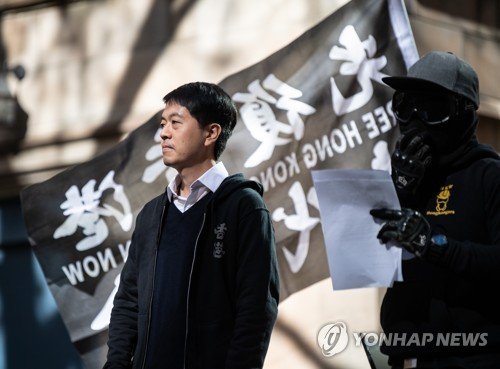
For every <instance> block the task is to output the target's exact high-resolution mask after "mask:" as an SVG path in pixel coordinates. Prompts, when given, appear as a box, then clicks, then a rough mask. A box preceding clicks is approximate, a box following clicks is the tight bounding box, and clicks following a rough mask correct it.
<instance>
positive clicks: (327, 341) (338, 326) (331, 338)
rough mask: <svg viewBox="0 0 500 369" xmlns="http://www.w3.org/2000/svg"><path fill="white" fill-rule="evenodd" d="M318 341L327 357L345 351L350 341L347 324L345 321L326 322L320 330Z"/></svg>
mask: <svg viewBox="0 0 500 369" xmlns="http://www.w3.org/2000/svg"><path fill="white" fill-rule="evenodd" d="M317 341H318V345H319V347H320V348H321V353H322V354H323V356H325V357H331V356H333V355H335V354H338V353H339V352H342V351H344V350H345V348H346V347H347V344H348V343H349V336H348V335H347V326H346V324H345V323H344V322H336V323H328V324H325V325H324V326H323V327H321V329H320V330H319V332H318V336H317Z"/></svg>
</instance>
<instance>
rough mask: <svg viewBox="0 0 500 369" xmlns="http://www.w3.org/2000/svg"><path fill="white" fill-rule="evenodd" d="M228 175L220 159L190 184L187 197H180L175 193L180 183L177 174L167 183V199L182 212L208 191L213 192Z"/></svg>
mask: <svg viewBox="0 0 500 369" xmlns="http://www.w3.org/2000/svg"><path fill="white" fill-rule="evenodd" d="M228 176H229V173H228V172H227V170H226V167H225V166H224V164H222V162H221V161H220V162H218V163H217V164H215V165H214V166H213V167H212V168H210V169H209V170H207V171H206V172H205V173H203V174H202V175H201V177H200V178H198V179H197V180H196V181H194V182H193V183H192V184H191V187H190V188H191V193H190V194H189V196H188V197H182V196H179V195H177V192H178V189H179V185H180V184H181V177H180V176H179V175H178V174H177V175H176V176H175V178H174V180H173V181H172V182H170V183H169V184H168V187H167V196H168V200H169V201H170V202H173V203H174V205H175V206H176V207H177V209H179V211H180V212H181V213H184V212H185V211H186V210H188V209H189V208H190V207H191V206H193V205H194V204H196V203H197V202H198V201H199V200H200V199H202V198H203V196H205V195H206V194H208V193H209V192H210V191H211V192H215V191H216V190H217V189H218V188H219V186H220V184H221V183H222V181H224V179H226V177H228Z"/></svg>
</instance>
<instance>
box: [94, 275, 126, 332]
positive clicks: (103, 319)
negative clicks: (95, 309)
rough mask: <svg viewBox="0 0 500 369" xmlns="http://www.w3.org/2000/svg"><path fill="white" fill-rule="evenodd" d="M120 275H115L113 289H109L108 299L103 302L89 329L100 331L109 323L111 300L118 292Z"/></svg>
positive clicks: (111, 308)
mask: <svg viewBox="0 0 500 369" xmlns="http://www.w3.org/2000/svg"><path fill="white" fill-rule="evenodd" d="M120 275H121V274H118V275H117V276H116V277H115V287H114V288H113V291H111V294H110V295H109V296H108V299H107V300H106V302H105V303H104V306H103V307H102V309H101V310H100V311H99V313H98V314H97V316H96V317H95V318H94V320H92V323H91V324H90V329H92V330H93V331H100V330H101V329H104V328H106V327H107V326H108V325H109V321H110V319H111V310H113V300H114V299H115V295H116V293H117V292H118V287H119V286H120Z"/></svg>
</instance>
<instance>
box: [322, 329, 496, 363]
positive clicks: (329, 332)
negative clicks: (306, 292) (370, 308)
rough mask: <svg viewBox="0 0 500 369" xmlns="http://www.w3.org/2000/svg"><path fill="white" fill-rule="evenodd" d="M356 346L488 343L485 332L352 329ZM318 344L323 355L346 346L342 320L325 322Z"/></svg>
mask: <svg viewBox="0 0 500 369" xmlns="http://www.w3.org/2000/svg"><path fill="white" fill-rule="evenodd" d="M352 338H354V345H355V346H356V347H359V346H362V345H365V346H367V347H372V346H381V345H387V346H398V347H422V346H431V347H475V346H477V347H483V346H486V345H487V344H488V333H464V332H448V333H387V334H386V333H383V332H382V333H379V332H352ZM317 342H318V346H319V347H320V349H321V353H322V354H323V356H325V357H332V356H333V355H336V354H338V353H341V352H342V351H344V350H345V349H346V348H347V345H348V343H349V334H348V331H347V325H346V324H345V323H344V322H340V321H339V322H335V323H327V324H325V325H323V326H322V327H321V328H320V330H319V331H318V335H317Z"/></svg>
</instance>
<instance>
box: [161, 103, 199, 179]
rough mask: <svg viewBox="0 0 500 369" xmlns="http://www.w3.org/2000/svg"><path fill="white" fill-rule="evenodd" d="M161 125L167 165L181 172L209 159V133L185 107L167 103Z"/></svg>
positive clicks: (164, 157) (164, 159)
mask: <svg viewBox="0 0 500 369" xmlns="http://www.w3.org/2000/svg"><path fill="white" fill-rule="evenodd" d="M160 124H161V133H160V136H161V148H162V153H163V162H164V163H165V165H168V166H170V167H173V168H174V169H176V170H177V171H180V170H182V169H184V168H189V167H192V166H195V165H197V164H199V163H201V162H202V161H204V160H206V159H207V155H208V153H209V151H208V150H207V147H206V145H205V141H206V137H207V133H206V131H205V130H204V129H203V128H201V127H200V125H199V123H198V121H197V120H196V118H194V117H193V116H192V115H191V114H190V113H189V110H187V109H186V108H185V107H184V106H182V105H179V104H177V103H175V102H170V103H167V105H166V106H165V109H164V110H163V114H162V117H161V123H160Z"/></svg>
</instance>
